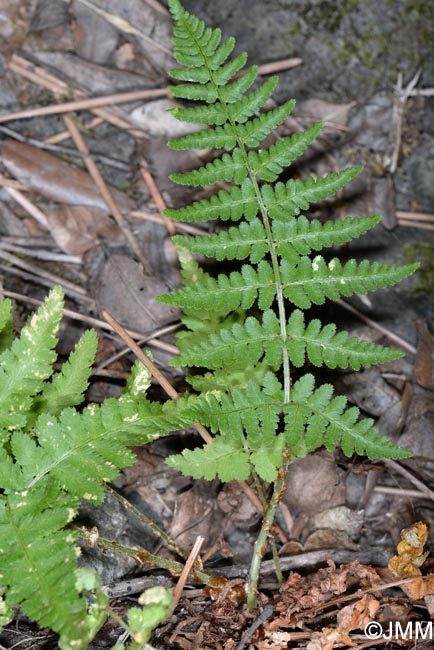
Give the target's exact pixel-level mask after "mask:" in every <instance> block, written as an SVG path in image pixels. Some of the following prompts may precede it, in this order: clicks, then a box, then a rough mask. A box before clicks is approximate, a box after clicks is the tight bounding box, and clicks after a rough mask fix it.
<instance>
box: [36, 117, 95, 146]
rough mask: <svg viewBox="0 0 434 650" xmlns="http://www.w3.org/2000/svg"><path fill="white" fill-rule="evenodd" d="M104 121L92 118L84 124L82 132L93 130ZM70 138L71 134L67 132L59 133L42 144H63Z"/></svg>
mask: <svg viewBox="0 0 434 650" xmlns="http://www.w3.org/2000/svg"><path fill="white" fill-rule="evenodd" d="M103 122H104V120H103V119H102V118H101V117H94V118H93V119H92V120H90V121H89V122H85V124H84V125H83V130H84V131H91V130H92V129H94V128H95V127H96V126H99V125H100V124H102V123H103ZM70 138H71V134H70V132H69V131H59V133H56V134H55V135H50V136H49V137H48V138H45V140H44V142H46V143H47V144H58V143H59V142H65V140H69V139H70Z"/></svg>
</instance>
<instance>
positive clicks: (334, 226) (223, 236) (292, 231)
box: [173, 215, 380, 264]
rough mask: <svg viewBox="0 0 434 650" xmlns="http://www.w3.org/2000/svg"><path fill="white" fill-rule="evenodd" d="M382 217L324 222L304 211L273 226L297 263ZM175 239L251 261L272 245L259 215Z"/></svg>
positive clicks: (204, 251)
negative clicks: (217, 230) (217, 229)
mask: <svg viewBox="0 0 434 650" xmlns="http://www.w3.org/2000/svg"><path fill="white" fill-rule="evenodd" d="M379 221H380V217H347V218H346V219H343V220H338V221H326V222H325V223H321V222H320V221H319V220H318V219H312V220H309V219H307V218H306V217H304V216H303V215H301V216H300V217H294V218H293V219H291V220H289V221H288V222H287V223H283V222H281V221H275V222H274V223H273V224H272V226H271V228H272V233H273V237H274V239H275V241H276V250H277V251H278V253H279V254H280V255H281V257H282V258H283V259H285V260H286V261H287V262H290V263H291V264H297V262H298V261H299V258H300V255H308V254H309V253H311V252H312V251H318V250H321V249H322V248H326V247H328V246H333V245H336V244H343V243H345V242H347V241H351V240H352V239H353V238H354V237H359V236H360V235H363V234H364V233H365V232H367V231H368V230H370V229H371V228H373V227H374V226H376V225H377V224H378V222H379ZM173 240H174V242H175V244H177V245H178V246H182V247H183V248H187V249H188V250H189V251H191V252H192V253H198V254H199V255H204V256H209V257H211V256H212V257H215V258H216V259H217V260H223V259H227V260H234V259H237V260H242V259H245V258H246V257H250V261H251V262H253V263H257V262H259V261H260V260H261V259H263V258H264V257H265V255H266V253H267V252H268V249H269V246H268V239H267V233H266V230H265V228H264V226H263V224H262V222H261V220H260V219H258V218H257V217H255V218H254V219H252V221H250V222H248V223H246V222H244V221H243V222H241V223H240V225H239V226H238V227H235V226H232V227H231V228H229V229H228V230H223V231H222V232H220V233H218V234H216V233H213V234H212V235H210V236H209V237H185V236H182V235H176V236H175V237H174V238H173Z"/></svg>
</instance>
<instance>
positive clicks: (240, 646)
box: [236, 605, 274, 650]
mask: <svg viewBox="0 0 434 650" xmlns="http://www.w3.org/2000/svg"><path fill="white" fill-rule="evenodd" d="M273 612H274V606H273V605H267V607H265V608H264V610H263V611H262V612H261V613H260V614H259V616H258V618H257V619H256V621H255V622H254V623H252V625H251V626H250V627H249V629H248V630H247V631H246V632H245V633H244V634H243V636H242V638H241V641H240V642H239V644H238V645H237V648H236V650H243V648H244V646H245V645H246V643H248V642H249V641H250V639H251V638H252V636H253V635H254V633H255V632H256V630H257V629H258V628H259V627H260V626H261V625H262V623H265V621H266V620H267V618H270V616H271V614H272V613H273Z"/></svg>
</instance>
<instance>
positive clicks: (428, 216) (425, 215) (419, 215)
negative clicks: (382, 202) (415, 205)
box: [395, 210, 434, 223]
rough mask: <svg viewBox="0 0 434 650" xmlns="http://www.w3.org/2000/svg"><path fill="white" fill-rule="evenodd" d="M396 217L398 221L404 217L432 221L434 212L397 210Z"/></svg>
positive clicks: (433, 221) (408, 219)
mask: <svg viewBox="0 0 434 650" xmlns="http://www.w3.org/2000/svg"><path fill="white" fill-rule="evenodd" d="M395 214H396V218H397V219H398V221H400V220H401V219H406V220H407V221H429V222H430V223H434V214H430V213H429V212H408V211H407V210H397V211H396V213H395Z"/></svg>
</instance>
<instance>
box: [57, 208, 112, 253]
mask: <svg viewBox="0 0 434 650" xmlns="http://www.w3.org/2000/svg"><path fill="white" fill-rule="evenodd" d="M44 214H45V216H46V217H47V222H48V224H47V226H48V230H49V231H50V233H51V236H52V237H53V239H54V240H55V241H56V243H57V244H58V245H59V246H60V248H61V249H62V250H64V251H65V252H66V253H69V254H70V255H83V253H85V252H86V251H88V250H89V249H90V248H92V247H93V246H95V245H96V244H98V242H100V241H101V240H102V239H106V240H107V239H112V238H113V237H116V236H119V235H120V230H119V227H118V226H117V225H116V224H115V223H114V222H113V221H112V220H111V219H110V217H109V216H108V215H107V213H106V211H105V210H101V209H100V208H91V207H87V206H84V205H58V206H56V207H50V208H45V209H44Z"/></svg>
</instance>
